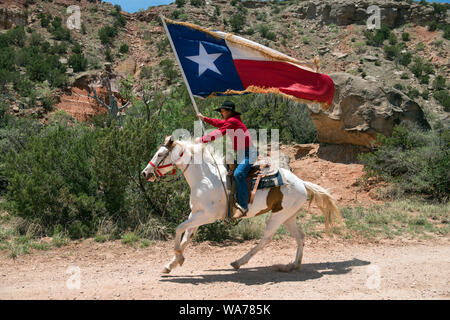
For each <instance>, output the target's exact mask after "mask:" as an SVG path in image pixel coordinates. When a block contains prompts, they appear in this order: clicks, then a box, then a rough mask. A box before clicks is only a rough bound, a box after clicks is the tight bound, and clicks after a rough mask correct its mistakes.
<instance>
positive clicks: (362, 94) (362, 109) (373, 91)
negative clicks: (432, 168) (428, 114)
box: [309, 72, 430, 147]
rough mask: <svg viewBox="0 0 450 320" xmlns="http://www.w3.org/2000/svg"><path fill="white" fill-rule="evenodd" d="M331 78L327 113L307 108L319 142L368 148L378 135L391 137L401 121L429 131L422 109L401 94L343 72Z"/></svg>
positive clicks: (312, 107)
mask: <svg viewBox="0 0 450 320" xmlns="http://www.w3.org/2000/svg"><path fill="white" fill-rule="evenodd" d="M330 76H331V78H332V79H333V81H334V84H335V87H336V91H335V94H334V101H333V104H332V106H331V107H330V109H329V110H327V111H324V110H322V109H321V108H320V107H319V106H317V107H316V106H315V105H310V106H309V109H310V111H311V119H312V120H313V122H314V125H315V126H316V128H317V131H318V140H319V141H320V142H324V143H330V144H352V145H360V146H366V147H370V146H371V144H372V142H374V141H375V140H376V136H377V134H378V133H381V134H383V135H385V136H390V135H391V134H392V130H393V127H394V126H395V125H397V124H400V123H402V122H404V121H411V122H414V123H417V124H418V125H419V126H421V127H422V128H425V129H429V128H430V126H429V124H428V122H427V121H426V119H425V116H424V113H423V111H422V109H421V107H420V106H419V105H418V104H417V103H416V102H414V101H413V100H411V99H410V98H409V97H408V96H406V95H405V94H403V93H402V92H401V91H399V90H397V89H394V88H388V87H383V86H382V85H381V84H377V83H375V82H370V81H367V80H364V79H362V78H360V77H356V76H353V75H350V74H347V73H343V72H338V73H334V74H330Z"/></svg>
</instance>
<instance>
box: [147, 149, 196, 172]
mask: <svg viewBox="0 0 450 320" xmlns="http://www.w3.org/2000/svg"><path fill="white" fill-rule="evenodd" d="M161 147H163V148H166V149H167V151H168V152H167V154H166V155H165V156H164V157H163V158H162V159H161V160H160V161H159V162H158V164H157V165H156V164H154V163H153V162H152V161H151V160H150V161H149V164H150V165H151V166H152V167H153V168H155V172H156V173H157V177H158V179H161V177H163V176H166V175H172V176H174V175H175V173H176V171H177V166H176V164H175V162H177V161H178V160H180V159H181V158H182V157H183V154H184V150H183V151H182V152H181V153H180V155H179V157H178V159H176V160H175V161H173V162H171V163H169V164H165V165H163V166H160V165H159V164H160V163H162V162H164V160H165V159H166V158H167V156H168V155H169V151H171V150H170V149H169V148H168V147H167V146H166V145H161V146H160V148H161ZM191 158H192V155H191ZM190 164H191V161H190V159H189V162H188V164H187V165H186V167H185V168H184V169H183V171H182V174H184V173H185V172H186V170H187V169H188V168H189V165H190ZM170 166H172V168H173V170H172V173H170V174H169V173H161V172H160V171H159V170H160V169H164V168H167V167H170ZM169 172H170V171H169Z"/></svg>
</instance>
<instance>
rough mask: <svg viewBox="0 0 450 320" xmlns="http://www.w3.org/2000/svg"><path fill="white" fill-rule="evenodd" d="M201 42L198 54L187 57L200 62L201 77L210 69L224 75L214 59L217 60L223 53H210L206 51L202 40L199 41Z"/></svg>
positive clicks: (199, 72)
mask: <svg viewBox="0 0 450 320" xmlns="http://www.w3.org/2000/svg"><path fill="white" fill-rule="evenodd" d="M199 44H200V46H199V54H198V56H189V57H186V58H188V59H189V60H192V61H194V62H196V63H198V76H199V77H200V76H201V75H202V74H203V73H204V72H205V71H206V70H208V69H209V70H211V71H214V72H216V73H218V74H220V75H222V73H220V71H219V69H217V67H216V65H215V64H214V61H216V60H217V58H219V57H220V56H221V55H222V54H221V53H211V54H208V52H206V50H205V48H204V47H203V45H202V42H201V41H199Z"/></svg>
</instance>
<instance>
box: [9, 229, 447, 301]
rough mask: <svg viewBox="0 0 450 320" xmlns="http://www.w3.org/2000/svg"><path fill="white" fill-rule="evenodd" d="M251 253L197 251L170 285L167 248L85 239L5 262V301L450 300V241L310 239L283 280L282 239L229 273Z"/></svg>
mask: <svg viewBox="0 0 450 320" xmlns="http://www.w3.org/2000/svg"><path fill="white" fill-rule="evenodd" d="M255 243H256V241H248V242H244V243H233V244H231V245H211V244H208V243H199V244H193V245H191V246H190V247H188V249H187V251H186V253H185V257H186V261H185V263H184V265H183V266H182V267H181V268H177V269H175V270H173V271H172V273H171V274H169V275H162V274H161V273H160V271H161V269H162V268H163V266H164V264H165V263H167V262H168V260H169V258H170V257H171V254H172V252H173V251H172V246H173V243H172V242H171V241H169V242H156V243H154V244H153V245H151V246H149V247H147V248H133V247H129V246H125V245H123V244H121V243H120V241H116V242H107V243H103V244H100V243H96V242H94V241H93V240H92V239H88V240H84V241H81V242H71V243H70V244H69V245H68V246H66V247H62V248H58V249H52V250H49V251H34V252H33V253H31V254H27V255H22V256H19V257H18V258H17V259H16V260H12V259H10V258H8V257H6V256H5V254H2V255H1V256H0V266H1V267H0V299H196V300H199V299H449V298H450V243H449V242H448V239H447V240H446V239H442V240H439V241H436V240H433V241H427V242H420V241H413V242H411V243H405V242H396V243H378V244H349V243H346V242H343V241H338V242H337V243H336V242H334V240H332V239H330V238H324V239H320V240H317V239H307V241H306V245H305V251H304V258H303V266H302V268H301V270H299V271H296V272H291V273H280V272H276V271H273V270H272V268H271V267H270V266H271V265H273V264H277V263H288V262H291V261H292V259H293V258H294V254H295V243H294V241H293V240H292V239H291V238H285V239H283V240H276V241H273V242H271V243H270V244H269V245H268V246H267V247H266V248H264V249H263V250H262V251H261V252H259V253H258V254H257V255H256V256H255V257H254V258H253V259H252V260H251V261H250V262H249V264H247V265H244V266H243V267H242V269H241V270H239V271H235V270H234V269H233V268H232V267H231V266H230V265H229V263H230V262H232V261H234V260H235V259H237V258H239V257H241V256H242V255H243V254H245V253H246V252H247V251H248V250H249V249H250V248H251V247H252V246H253V245H255ZM78 268H79V269H78ZM78 275H79V277H78ZM78 280H79V282H78ZM78 284H79V288H78Z"/></svg>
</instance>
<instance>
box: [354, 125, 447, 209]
mask: <svg viewBox="0 0 450 320" xmlns="http://www.w3.org/2000/svg"><path fill="white" fill-rule="evenodd" d="M378 139H379V142H380V143H381V145H380V146H379V147H378V149H377V150H376V151H375V152H374V153H366V154H363V155H360V157H359V158H360V160H361V161H362V163H363V164H364V165H365V167H364V171H365V172H366V176H380V177H381V178H383V179H384V180H386V181H388V182H392V183H394V184H395V185H396V186H397V187H398V188H400V189H401V190H403V191H404V192H406V193H419V194H426V195H428V196H430V197H433V198H437V199H440V200H444V199H447V198H448V196H449V192H450V183H449V182H450V130H448V129H445V130H431V131H423V130H422V129H420V128H418V127H417V126H416V125H413V124H403V125H399V126H396V127H395V128H394V131H393V133H392V136H391V137H384V136H382V135H379V136H378Z"/></svg>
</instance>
